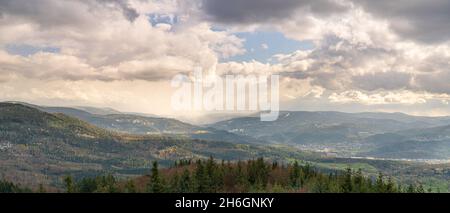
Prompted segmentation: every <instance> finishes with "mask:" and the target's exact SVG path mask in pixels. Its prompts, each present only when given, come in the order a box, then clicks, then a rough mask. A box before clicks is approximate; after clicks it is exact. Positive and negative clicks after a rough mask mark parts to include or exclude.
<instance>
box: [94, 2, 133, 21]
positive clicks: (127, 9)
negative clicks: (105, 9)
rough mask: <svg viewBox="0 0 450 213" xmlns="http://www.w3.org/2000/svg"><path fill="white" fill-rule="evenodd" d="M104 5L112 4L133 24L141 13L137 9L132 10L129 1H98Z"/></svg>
mask: <svg viewBox="0 0 450 213" xmlns="http://www.w3.org/2000/svg"><path fill="white" fill-rule="evenodd" d="M97 1H98V2H100V3H103V4H111V5H114V6H116V7H117V8H118V9H120V10H121V11H122V13H123V15H124V16H125V17H126V18H127V19H128V20H129V21H131V22H133V21H134V20H135V19H136V18H137V17H138V16H139V13H138V12H137V11H136V9H134V8H132V7H131V6H130V4H129V3H128V0H97Z"/></svg>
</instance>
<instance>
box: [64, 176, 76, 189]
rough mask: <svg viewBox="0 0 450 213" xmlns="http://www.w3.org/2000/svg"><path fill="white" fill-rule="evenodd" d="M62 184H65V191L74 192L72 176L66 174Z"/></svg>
mask: <svg viewBox="0 0 450 213" xmlns="http://www.w3.org/2000/svg"><path fill="white" fill-rule="evenodd" d="M64 185H65V188H66V192H67V193H74V192H75V187H74V183H73V178H72V176H66V177H65V178H64Z"/></svg>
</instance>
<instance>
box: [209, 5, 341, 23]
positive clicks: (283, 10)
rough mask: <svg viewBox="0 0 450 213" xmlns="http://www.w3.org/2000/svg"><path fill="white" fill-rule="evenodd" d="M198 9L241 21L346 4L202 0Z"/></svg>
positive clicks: (332, 10)
mask: <svg viewBox="0 0 450 213" xmlns="http://www.w3.org/2000/svg"><path fill="white" fill-rule="evenodd" d="M202 9H203V10H204V12H205V13H206V15H207V18H209V19H210V20H213V21H216V22H221V23H235V24H236V23H238V24H242V23H264V22H268V21H273V20H285V19H289V18H291V17H292V16H293V15H296V12H298V11H300V10H303V12H311V13H315V14H321V15H328V14H330V13H338V12H342V11H345V10H346V7H345V6H343V5H341V4H339V3H338V2H336V1H334V0H278V1H272V0H248V1H241V0H229V1H221V0H203V7H202Z"/></svg>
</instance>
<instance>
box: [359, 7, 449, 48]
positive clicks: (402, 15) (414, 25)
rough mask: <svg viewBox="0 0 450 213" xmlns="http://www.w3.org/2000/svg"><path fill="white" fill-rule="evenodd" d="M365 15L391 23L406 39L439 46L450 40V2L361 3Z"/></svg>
mask: <svg viewBox="0 0 450 213" xmlns="http://www.w3.org/2000/svg"><path fill="white" fill-rule="evenodd" d="M354 3H355V4H356V5H361V6H362V7H363V8H364V10H365V11H367V12H370V13H372V14H374V15H375V16H376V17H378V18H380V19H385V20H387V21H388V22H389V24H390V26H391V28H392V29H393V30H394V31H395V32H396V33H398V34H399V35H400V36H402V37H404V38H410V39H413V40H417V41H421V42H426V43H435V42H443V41H448V40H449V39H450V22H449V20H450V13H449V11H450V1H447V0H430V1H422V0H397V1H390V0H378V1H372V0H357V1H354Z"/></svg>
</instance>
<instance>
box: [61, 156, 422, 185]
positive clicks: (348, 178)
mask: <svg viewBox="0 0 450 213" xmlns="http://www.w3.org/2000/svg"><path fill="white" fill-rule="evenodd" d="M64 183H65V189H66V192H69V193H72V192H81V193H90V192H103V193H135V192H148V193H228V192H235V193H245V192H300V193H307V192H312V193H424V192H426V190H424V188H423V186H422V185H421V184H419V185H413V184H411V185H407V186H402V185H399V184H397V183H396V182H395V181H394V180H393V179H392V178H390V177H385V176H384V175H383V174H381V173H380V174H379V175H378V177H367V176H364V175H363V173H362V171H361V169H359V170H352V169H350V168H348V169H346V170H345V171H334V172H329V173H325V172H320V171H318V170H317V169H315V168H314V167H312V166H311V165H309V164H304V165H300V164H299V163H298V162H294V163H292V164H289V165H284V164H279V163H278V162H267V161H265V160H264V159H263V158H258V159H255V160H248V161H238V162H233V163H231V162H225V161H221V162H218V161H216V160H215V159H213V158H212V157H211V158H209V159H208V160H196V161H192V160H180V161H176V162H175V163H174V165H173V166H171V167H170V168H164V169H160V168H159V166H158V163H157V162H156V161H155V162H154V163H153V166H152V169H151V172H150V175H147V176H143V177H141V178H136V179H130V180H126V181H119V180H117V179H116V178H114V176H112V175H107V176H99V177H95V178H84V179H81V180H80V181H74V180H73V179H72V178H71V177H70V176H69V177H66V178H65V179H64Z"/></svg>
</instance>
